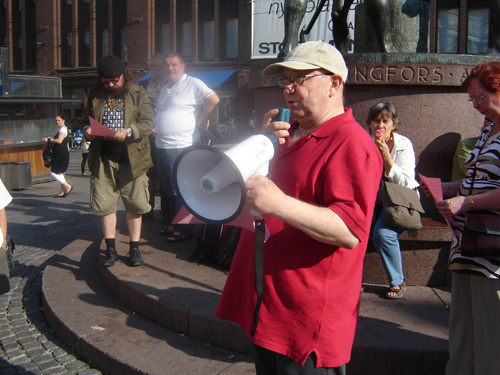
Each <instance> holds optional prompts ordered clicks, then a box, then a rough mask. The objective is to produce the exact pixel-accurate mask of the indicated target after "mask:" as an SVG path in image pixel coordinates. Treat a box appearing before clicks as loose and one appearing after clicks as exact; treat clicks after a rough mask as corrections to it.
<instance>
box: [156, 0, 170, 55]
mask: <svg viewBox="0 0 500 375" xmlns="http://www.w3.org/2000/svg"><path fill="white" fill-rule="evenodd" d="M155 22H156V27H155V44H156V46H155V50H156V52H157V53H163V54H168V53H170V52H172V51H171V50H170V48H171V41H170V38H171V37H172V33H171V32H170V1H165V0H155Z"/></svg>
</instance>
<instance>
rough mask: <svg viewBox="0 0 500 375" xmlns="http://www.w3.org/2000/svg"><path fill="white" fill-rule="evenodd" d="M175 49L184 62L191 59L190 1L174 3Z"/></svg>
mask: <svg viewBox="0 0 500 375" xmlns="http://www.w3.org/2000/svg"><path fill="white" fill-rule="evenodd" d="M175 17H176V23H177V30H175V35H176V47H177V48H176V49H177V52H180V53H181V54H182V56H183V57H184V59H185V60H186V61H191V60H192V59H193V44H192V23H191V1H188V0H185V1H177V2H176V14H175Z"/></svg>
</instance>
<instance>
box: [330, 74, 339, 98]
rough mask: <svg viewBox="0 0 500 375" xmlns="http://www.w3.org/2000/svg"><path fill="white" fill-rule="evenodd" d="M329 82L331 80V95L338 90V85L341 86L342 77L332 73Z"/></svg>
mask: <svg viewBox="0 0 500 375" xmlns="http://www.w3.org/2000/svg"><path fill="white" fill-rule="evenodd" d="M330 82H331V84H332V85H331V88H330V93H331V95H335V93H337V92H338V91H339V90H340V86H342V77H341V76H338V75H333V76H331V77H330Z"/></svg>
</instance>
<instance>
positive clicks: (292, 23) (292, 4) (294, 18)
mask: <svg viewBox="0 0 500 375" xmlns="http://www.w3.org/2000/svg"><path fill="white" fill-rule="evenodd" d="M307 1H308V0H285V15H284V18H285V37H284V38H283V44H282V48H281V50H280V52H279V54H278V58H283V57H285V56H286V55H287V54H288V52H290V51H291V50H292V49H294V48H295V46H296V45H297V44H298V43H299V27H300V23H301V22H302V19H303V18H304V15H305V14H306V8H307Z"/></svg>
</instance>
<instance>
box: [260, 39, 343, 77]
mask: <svg viewBox="0 0 500 375" xmlns="http://www.w3.org/2000/svg"><path fill="white" fill-rule="evenodd" d="M283 68H289V69H295V70H311V69H325V70H327V71H329V72H331V73H335V74H337V75H339V76H341V77H342V80H343V81H344V82H345V81H346V80H347V66H346V65H345V61H344V58H343V57H342V54H341V53H340V52H339V50H338V49H337V48H335V47H334V46H332V45H331V44H328V43H325V42H322V41H314V42H305V43H302V44H299V45H298V46H297V47H295V48H294V49H293V50H292V51H291V52H290V53H289V54H288V55H287V56H286V57H285V60H284V61H282V62H279V63H275V64H271V65H269V66H268V67H267V68H265V69H264V72H263V74H264V75H266V76H271V75H274V74H278V73H280V72H281V70H282V69H283Z"/></svg>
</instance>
